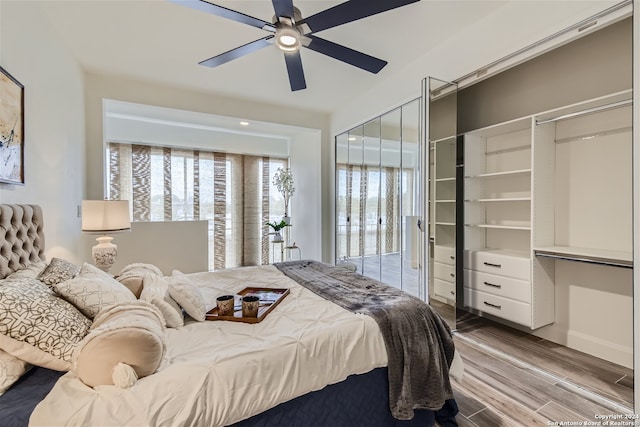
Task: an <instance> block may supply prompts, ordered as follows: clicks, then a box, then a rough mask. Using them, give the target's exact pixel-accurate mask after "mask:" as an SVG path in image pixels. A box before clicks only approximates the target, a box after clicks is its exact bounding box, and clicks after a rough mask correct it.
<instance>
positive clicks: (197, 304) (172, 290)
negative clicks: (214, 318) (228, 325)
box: [169, 270, 207, 322]
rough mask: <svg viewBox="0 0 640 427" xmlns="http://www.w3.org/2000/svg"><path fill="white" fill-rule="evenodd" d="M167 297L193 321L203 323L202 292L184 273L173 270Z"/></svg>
mask: <svg viewBox="0 0 640 427" xmlns="http://www.w3.org/2000/svg"><path fill="white" fill-rule="evenodd" d="M169 295H171V298H173V299H174V300H175V301H176V302H177V303H178V305H180V307H182V308H183V309H184V311H186V312H187V314H188V315H189V316H191V317H192V318H193V319H194V320H197V321H198V322H202V321H204V318H205V315H206V314H207V309H206V308H205V303H204V297H203V296H202V292H200V289H198V287H197V286H196V285H195V283H193V282H192V281H191V279H189V278H188V277H187V276H186V275H185V274H184V273H182V272H180V271H178V270H173V273H171V277H170V278H169Z"/></svg>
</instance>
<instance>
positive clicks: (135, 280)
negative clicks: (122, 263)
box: [116, 276, 144, 298]
mask: <svg viewBox="0 0 640 427" xmlns="http://www.w3.org/2000/svg"><path fill="white" fill-rule="evenodd" d="M116 280H117V281H118V282H120V283H122V284H123V285H124V286H125V287H126V288H127V289H129V290H130V291H131V293H132V294H133V295H134V296H135V297H136V298H140V295H141V294H142V288H143V286H144V282H143V280H144V279H143V278H142V276H127V277H119V276H118V277H117V278H116Z"/></svg>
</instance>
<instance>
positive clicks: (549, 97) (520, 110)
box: [458, 18, 633, 133]
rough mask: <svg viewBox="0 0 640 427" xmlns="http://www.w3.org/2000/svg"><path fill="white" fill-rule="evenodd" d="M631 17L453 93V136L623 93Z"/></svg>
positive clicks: (629, 79)
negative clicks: (455, 106) (455, 115)
mask: <svg viewBox="0 0 640 427" xmlns="http://www.w3.org/2000/svg"><path fill="white" fill-rule="evenodd" d="M632 41H633V26H632V18H626V19H624V20H622V21H620V22H617V23H615V24H612V25H610V26H608V27H606V28H603V29H602V30H599V31H596V32H594V33H592V34H590V35H588V36H585V37H583V38H581V39H578V40H575V41H573V42H571V43H568V44H566V45H564V46H561V47H559V48H556V49H554V50H552V51H550V52H547V53H545V54H543V55H541V56H538V57H537V58H534V59H531V60H529V61H527V62H525V63H523V64H520V65H518V66H516V67H513V68H511V69H509V70H507V71H504V72H502V73H500V74H497V75H495V76H493V77H490V78H488V79H486V80H483V81H481V82H479V83H476V84H474V85H472V86H469V87H466V88H464V89H462V90H460V92H459V93H458V132H459V133H463V132H467V131H469V130H473V129H479V128H483V127H485V126H489V125H493V124H496V123H501V122H505V121H507V120H511V119H516V118H519V117H524V116H527V115H530V114H534V113H538V112H541V111H546V110H551V109H553V108H556V107H560V106H563V105H569V104H573V103H576V102H580V101H584V100H587V99H591V98H596V97H599V96H603V95H607V94H611V93H614V92H619V91H622V90H627V89H629V88H631V84H632V63H633V61H632V52H633V44H632Z"/></svg>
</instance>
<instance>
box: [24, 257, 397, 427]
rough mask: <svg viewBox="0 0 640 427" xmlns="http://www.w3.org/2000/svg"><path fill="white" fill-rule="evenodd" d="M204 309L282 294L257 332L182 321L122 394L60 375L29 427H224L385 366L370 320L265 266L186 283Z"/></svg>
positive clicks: (249, 326)
mask: <svg viewBox="0 0 640 427" xmlns="http://www.w3.org/2000/svg"><path fill="white" fill-rule="evenodd" d="M189 277H191V278H192V279H193V280H194V281H197V282H198V284H199V285H200V286H201V287H202V290H203V293H204V295H205V299H206V300H207V303H208V306H209V307H208V308H212V307H213V306H214V305H215V298H216V297H217V296H218V295H220V294H221V293H223V291H224V293H235V292H238V291H240V290H242V289H244V288H245V287H247V286H260V287H273V288H289V289H290V292H291V293H290V294H289V295H288V296H287V297H286V298H285V299H284V300H283V301H282V302H281V303H280V305H278V306H277V307H276V308H275V309H274V310H273V311H272V312H271V313H269V315H267V317H266V318H265V319H264V320H263V321H262V322H261V323H257V324H245V323H238V322H226V321H205V322H190V323H188V324H186V325H185V326H184V327H183V328H180V329H167V331H166V338H167V353H166V356H165V360H164V362H163V364H162V365H161V367H160V369H159V370H158V372H157V373H155V374H153V375H151V376H149V377H146V378H142V379H140V380H138V382H137V383H136V384H135V385H134V386H133V387H131V388H129V389H119V388H116V387H114V386H100V387H97V388H96V389H95V390H94V389H92V388H90V387H87V386H85V385H84V384H83V383H82V382H80V380H78V379H77V378H75V377H74V376H73V374H72V373H68V374H66V375H65V376H63V377H62V378H61V379H60V380H59V381H58V382H57V383H56V385H55V386H54V388H53V390H52V391H51V392H50V393H49V395H48V396H47V397H46V398H45V399H44V400H43V401H42V402H41V403H40V404H39V405H38V406H37V407H36V409H35V411H34V412H33V414H32V416H31V420H30V425H34V426H58V425H87V426H88V425H91V426H96V425H100V426H147V425H154V426H177V425H206V426H223V425H228V424H232V423H234V422H237V421H240V420H243V419H245V418H249V417H251V416H253V415H255V414H258V413H260V412H263V411H265V410H267V409H269V408H272V407H274V406H276V405H278V404H279V403H282V402H285V401H287V400H290V399H292V398H295V397H297V396H300V395H303V394H305V393H308V392H310V391H313V390H319V389H321V388H323V387H325V386H326V385H328V384H333V383H337V382H339V381H342V380H344V379H345V378H346V377H347V376H349V375H351V374H361V373H365V372H368V371H370V370H372V369H374V368H377V367H382V366H386V364H387V353H386V350H385V345H384V341H383V339H382V335H381V334H380V331H379V329H378V326H377V324H376V323H375V321H374V320H373V319H372V318H370V317H368V316H365V315H357V314H353V313H350V312H348V311H346V310H344V309H342V308H340V307H338V306H337V305H335V304H332V303H330V302H327V301H325V300H324V299H322V298H321V297H319V296H317V295H315V294H314V293H312V292H311V291H308V290H307V289H305V288H303V287H301V286H300V285H298V284H297V283H296V282H294V281H292V280H291V279H289V278H287V277H286V276H284V275H283V274H282V273H280V272H279V271H278V270H277V269H276V268H274V267H272V266H261V267H246V268H240V269H232V270H224V271H219V272H212V273H196V274H192V275H189Z"/></svg>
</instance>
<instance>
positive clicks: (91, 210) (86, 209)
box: [82, 200, 131, 272]
mask: <svg viewBox="0 0 640 427" xmlns="http://www.w3.org/2000/svg"><path fill="white" fill-rule="evenodd" d="M130 229H131V219H130V214H129V201H128V200H83V201H82V231H84V232H87V233H93V234H101V235H102V236H100V237H98V238H96V240H97V241H98V244H97V245H95V246H94V247H93V248H92V249H91V254H92V255H93V263H94V265H95V266H96V267H98V268H99V269H101V270H103V271H106V272H109V270H110V269H111V266H112V265H113V263H114V262H115V260H116V256H117V255H118V247H117V246H116V245H114V244H113V243H111V241H112V240H113V237H110V236H107V234H113V233H120V232H122V231H129V230H130Z"/></svg>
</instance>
